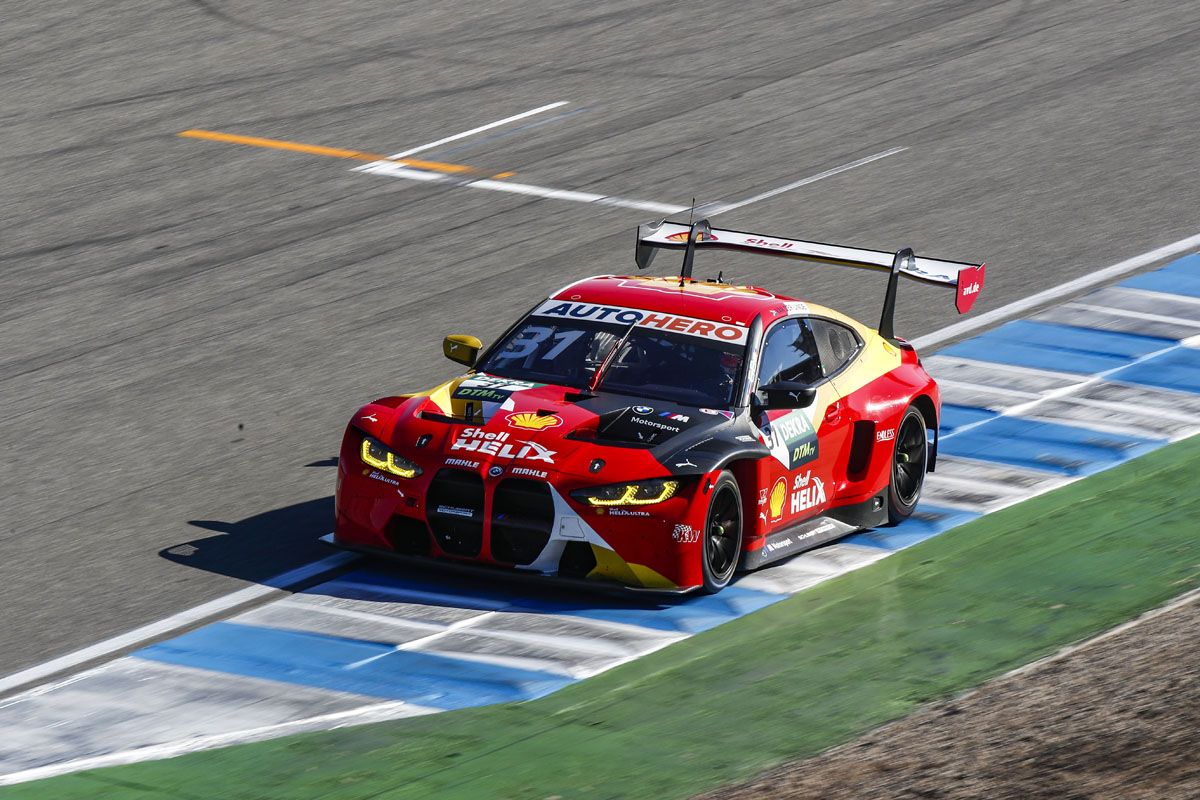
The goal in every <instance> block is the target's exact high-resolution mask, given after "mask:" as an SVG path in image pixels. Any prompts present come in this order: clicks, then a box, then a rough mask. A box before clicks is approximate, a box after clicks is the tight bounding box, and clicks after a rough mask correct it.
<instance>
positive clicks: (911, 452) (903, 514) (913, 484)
mask: <svg viewBox="0 0 1200 800" xmlns="http://www.w3.org/2000/svg"><path fill="white" fill-rule="evenodd" d="M928 465H929V443H928V441H927V440H926V438H925V417H924V416H922V415H921V412H920V411H918V410H917V408H916V407H915V406H909V407H908V408H906V409H905V410H904V416H903V417H901V418H900V424H899V425H898V426H896V446H895V449H894V450H893V451H892V479H891V482H890V483H889V484H888V522H890V523H892V524H893V525H894V524H895V523H897V522H901V521H902V520H906V519H908V518H909V517H910V516H912V513H913V509H915V508H916V507H917V501H918V500H920V499H921V489H922V488H923V487H924V486H925V469H926V467H927V466H928Z"/></svg>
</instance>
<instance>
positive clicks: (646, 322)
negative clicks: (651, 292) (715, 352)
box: [533, 300, 747, 344]
mask: <svg viewBox="0 0 1200 800" xmlns="http://www.w3.org/2000/svg"><path fill="white" fill-rule="evenodd" d="M533 313H534V314H535V315H537V316H540V317H571V318H574V319H588V320H594V321H596V322H611V323H614V324H617V325H633V324H637V325H638V326H639V327H648V328H660V329H662V330H664V331H672V332H674V333H686V334H689V335H691V336H703V337H704V338H706V339H717V340H719V341H722V342H733V343H735V344H745V343H746V338H747V333H746V329H745V328H742V327H739V326H737V325H726V324H724V323H720V322H712V321H710V320H706V319H695V318H694V317H681V316H679V315H677V314H657V313H655V312H653V311H643V310H641V309H640V308H622V307H620V306H601V305H596V304H594V303H564V302H561V301H559V300H547V301H546V302H544V303H542V304H541V305H540V306H538V308H537V310H536V311H534V312H533Z"/></svg>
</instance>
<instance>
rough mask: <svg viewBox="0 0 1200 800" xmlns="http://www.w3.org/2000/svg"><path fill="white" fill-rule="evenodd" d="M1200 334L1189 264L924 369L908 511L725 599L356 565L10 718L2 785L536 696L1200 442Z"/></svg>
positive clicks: (7, 713)
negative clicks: (915, 502)
mask: <svg viewBox="0 0 1200 800" xmlns="http://www.w3.org/2000/svg"><path fill="white" fill-rule="evenodd" d="M1175 289H1178V290H1179V291H1177V292H1176V291H1173V290H1175ZM1197 332H1200V256H1189V257H1187V258H1183V259H1180V260H1178V261H1176V262H1173V263H1172V264H1170V265H1168V266H1167V267H1166V268H1165V269H1162V270H1159V271H1158V272H1153V273H1148V274H1146V275H1138V276H1136V277H1134V278H1131V279H1129V280H1127V281H1125V282H1124V283H1122V284H1120V285H1118V286H1115V287H1109V288H1105V289H1100V290H1097V291H1094V292H1092V293H1091V294H1089V295H1087V296H1085V297H1083V298H1080V299H1077V300H1074V301H1072V302H1070V303H1067V304H1064V305H1062V306H1059V307H1057V308H1053V309H1050V310H1047V311H1045V312H1043V313H1041V314H1039V315H1038V316H1037V317H1035V318H1033V319H1031V320H1023V321H1018V322H1013V323H1009V324H1007V325H1004V326H1002V327H1000V328H998V329H995V330H994V331H990V332H988V333H986V334H983V335H982V336H980V337H977V338H976V339H972V340H968V341H966V342H963V343H961V344H958V345H955V346H953V347H951V348H948V349H947V350H945V351H943V352H942V353H939V354H938V355H935V356H931V357H929V358H927V359H925V363H926V365H927V366H928V368H929V370H930V372H932V373H933V374H934V375H935V376H936V377H937V378H938V379H939V381H940V382H941V384H942V388H943V401H944V420H943V432H942V436H941V441H940V449H939V464H938V470H937V472H936V473H934V474H932V475H930V477H929V480H928V483H927V487H926V493H925V496H924V499H923V501H922V503H921V506H920V507H919V508H918V511H917V513H916V514H915V515H914V517H913V518H912V519H910V520H909V521H907V522H905V523H904V524H902V525H899V526H897V527H895V528H885V529H879V530H871V531H866V532H863V533H859V534H855V535H852V536H850V537H847V538H846V539H844V540H842V541H841V542H839V543H837V544H834V545H832V546H829V547H824V548H820V549H818V550H815V551H812V552H809V553H805V554H802V555H800V556H797V557H796V558H793V559H791V560H789V561H787V562H784V563H782V564H778V565H774V566H772V567H769V568H767V569H765V570H762V571H760V572H756V573H753V574H750V575H747V576H744V577H743V578H741V579H740V580H739V581H738V582H737V583H736V584H735V585H733V586H731V587H730V588H729V589H727V590H726V591H725V592H723V593H722V594H720V595H717V596H715V597H690V598H665V599H664V598H659V599H651V600H647V599H644V598H621V597H613V598H608V597H603V596H588V597H580V596H578V595H577V594H572V593H571V592H568V591H564V590H563V589H560V588H557V587H547V586H538V585H530V584H519V585H515V586H510V585H509V584H507V583H483V582H481V581H479V580H478V579H474V578H465V577H459V576H452V577H446V578H430V577H429V576H428V575H416V574H414V573H407V574H406V573H404V572H398V571H395V570H391V569H387V568H384V567H377V566H365V567H361V568H359V569H356V570H354V571H352V572H349V573H346V574H342V575H339V576H338V577H337V578H335V579H333V580H329V581H325V582H323V583H321V584H318V585H316V586H314V587H312V588H310V589H308V590H306V591H304V592H301V593H298V594H295V595H292V596H290V597H287V598H285V599H282V600H279V601H276V602H273V603H270V604H267V605H264V606H261V607H258V608H255V609H253V610H251V611H248V612H245V613H243V614H240V615H238V616H235V617H232V618H230V619H228V620H224V621H222V622H218V623H214V624H211V625H206V626H203V627H201V628H198V629H196V630H193V631H190V632H188V633H185V634H183V635H181V636H176V637H174V638H172V639H168V640H166V641H164V642H159V643H157V644H154V645H151V646H149V647H146V648H143V649H142V650H139V651H137V652H135V653H134V654H132V655H131V656H127V657H124V658H120V659H117V660H115V661H112V662H109V663H108V664H105V665H103V666H101V667H98V668H96V669H93V670H90V671H88V672H85V673H82V674H80V675H77V676H74V677H72V678H69V679H67V680H64V681H61V682H59V683H56V684H52V685H49V686H45V687H40V688H38V689H35V690H31V691H28V692H25V693H24V694H21V695H17V696H15V697H13V698H10V699H8V700H7V701H4V702H2V703H0V733H2V734H3V735H2V736H0V741H3V744H2V745H0V784H3V783H12V782H17V781H20V780H29V779H33V778H37V777H44V776H47V775H51V774H58V773H61V772H68V771H72V770H74V769H81V768H85V767H93V766H102V765H105V764H115V763H126V762H129V761H135V760H142V759H146V758H158V757H163V756H164V755H173V754H176V753H179V752H185V751H187V750H191V749H201V748H204V747H211V746H218V745H221V744H228V743H232V742H236V741H248V740H254V739H257V738H263V737H266V736H271V735H282V734H283V733H290V732H295V731H298V730H310V729H318V728H322V727H332V726H335V725H342V724H349V723H352V722H360V721H372V720H378V719H384V718H394V717H403V716H411V715H416V714H427V713H435V712H437V711H443V710H448V709H452V708H462V707H466V706H471V705H480V704H484V703H492V702H504V701H514V700H525V699H531V698H535V697H539V696H543V695H545V694H547V693H549V692H552V691H554V690H556V689H558V688H560V687H562V686H565V685H568V684H570V683H572V682H574V681H577V680H582V679H585V678H587V677H589V676H591V675H595V674H597V673H599V672H603V671H605V670H607V669H611V668H613V667H614V666H617V665H619V664H622V663H625V662H627V661H629V660H632V659H635V658H638V657H640V656H642V655H645V654H647V653H650V652H653V651H655V650H658V649H660V648H662V647H666V646H668V645H670V644H672V643H673V642H676V641H679V640H680V639H683V638H686V637H688V636H691V635H694V634H696V633H699V632H702V631H705V630H709V629H711V628H713V627H715V626H717V625H720V624H722V623H724V622H727V621H729V620H732V619H735V618H737V617H740V616H743V615H745V614H749V613H752V612H754V611H756V610H758V609H760V608H763V607H764V606H766V605H770V604H771V603H775V602H778V601H780V600H782V599H784V598H786V597H787V596H789V595H791V594H793V593H795V592H798V591H803V590H804V589H806V588H808V587H811V586H813V585H815V584H817V583H820V582H821V581H824V580H828V579H830V578H832V577H834V576H837V575H841V574H844V573H845V572H848V571H850V570H853V569H857V568H858V567H861V566H864V565H866V564H869V563H872V562H874V561H877V560H879V559H881V558H884V557H886V556H887V555H888V554H889V553H890V552H893V551H895V550H897V549H901V548H904V547H908V546H911V545H913V544H916V543H917V542H919V541H922V540H924V539H926V538H929V537H930V536H934V535H936V534H938V533H940V532H942V531H945V530H948V529H950V528H953V527H956V526H958V525H961V524H963V523H964V522H967V521H970V520H971V519H974V518H976V517H977V516H979V515H981V514H986V513H989V512H991V511H994V510H996V509H999V508H1003V507H1005V506H1007V505H1011V504H1013V503H1017V502H1020V501H1021V500H1023V499H1025V498H1027V497H1029V496H1032V495H1035V494H1040V493H1042V492H1045V491H1048V490H1050V489H1052V488H1054V487H1056V486H1060V485H1062V484H1064V483H1067V482H1070V481H1074V480H1079V479H1081V478H1082V477H1084V476H1086V475H1089V474H1092V473H1093V472H1096V471H1098V470H1101V469H1105V468H1107V467H1109V466H1112V465H1114V464H1116V463H1120V462H1121V461H1124V460H1126V459H1129V458H1132V457H1135V456H1137V455H1140V454H1141V453H1144V452H1147V451H1148V450H1151V449H1154V448H1156V447H1159V446H1162V445H1163V444H1166V443H1167V442H1169V441H1173V440H1177V439H1180V438H1183V437H1186V436H1190V435H1193V434H1195V433H1197V432H1200V425H1198V424H1197V423H1196V422H1195V420H1197V419H1200V413H1198V412H1200V337H1198V336H1197Z"/></svg>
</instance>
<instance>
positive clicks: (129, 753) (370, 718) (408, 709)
mask: <svg viewBox="0 0 1200 800" xmlns="http://www.w3.org/2000/svg"><path fill="white" fill-rule="evenodd" d="M439 711H441V709H440V708H427V707H425V706H419V705H414V704H412V703H405V702H402V701H399V700H391V701H386V702H383V703H376V704H373V705H369V706H362V707H360V708H351V709H348V710H346V711H336V712H333V713H331V714H323V715H321V716H317V717H309V718H307V719H298V720H293V721H292V722H283V723H280V724H278V725H265V726H263V727H261V728H252V729H250V730H245V731H234V732H232V733H218V734H212V735H209V736H200V737H197V738H194V739H185V740H183V741H179V742H169V743H167V744H156V745H149V746H146V747H139V748H137V749H134V750H124V751H121V752H118V753H107V754H105V755H101V756H91V757H88V758H80V759H76V760H74V761H64V762H61V763H58V764H47V765H45V766H42V767H34V768H32V769H27V770H22V771H20V772H10V773H8V774H7V775H0V786H11V785H13V784H16V783H25V782H26V781H34V780H41V779H43V778H53V777H54V776H56V775H65V774H67V773H69V772H79V771H81V770H85V769H99V768H100V767H115V766H118V765H121V764H134V763H137V762H139V761H151V760H159V759H163V758H173V757H175V756H181V755H184V754H185V753H194V752H196V751H197V750H210V749H212V748H214V747H225V746H227V745H231V744H246V743H248V742H261V741H263V740H264V739H274V738H277V737H279V736H286V735H288V734H293V733H303V732H305V731H317V730H331V729H334V728H341V727H344V726H346V725H362V724H364V723H367V722H383V721H385V720H392V719H399V718H402V717H418V716H423V715H425V714H436V713H438V712H439Z"/></svg>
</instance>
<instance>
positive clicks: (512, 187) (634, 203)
mask: <svg viewBox="0 0 1200 800" xmlns="http://www.w3.org/2000/svg"><path fill="white" fill-rule="evenodd" d="M354 171H355V172H367V173H370V174H372V175H385V176H387V177H389V178H405V179H407V180H410V181H423V182H425V183H451V184H455V185H457V186H462V187H465V188H468V189H486V190H488V191H492V192H508V193H509V194H523V195H529V196H532V197H542V198H545V199H547V200H571V201H573V202H576V203H596V204H598V205H604V206H616V207H617V208H632V209H635V210H637V211H649V212H651V213H653V214H678V213H680V212H682V211H687V210H688V206H674V205H669V204H667V203H656V202H654V201H651V200H631V199H629V198H625V197H611V196H609V195H603V194H594V193H592V192H575V191H571V190H568V189H552V188H550V187H548V186H534V185H533V184H529V183H513V182H511V181H498V180H493V179H491V178H483V179H480V180H463V179H461V178H454V177H452V176H450V175H443V174H441V173H437V172H426V171H425V170H420V169H412V168H411V167H405V166H403V165H401V164H397V163H395V162H394V161H372V162H371V163H369V164H363V165H362V166H361V167H355V168H354Z"/></svg>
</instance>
